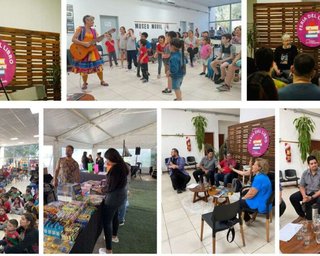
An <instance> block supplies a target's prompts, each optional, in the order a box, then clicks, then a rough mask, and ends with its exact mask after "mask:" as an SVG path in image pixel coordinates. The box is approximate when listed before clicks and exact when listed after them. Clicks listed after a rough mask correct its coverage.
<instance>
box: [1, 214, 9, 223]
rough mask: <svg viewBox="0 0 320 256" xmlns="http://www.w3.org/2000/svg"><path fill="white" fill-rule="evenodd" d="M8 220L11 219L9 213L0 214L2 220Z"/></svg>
mask: <svg viewBox="0 0 320 256" xmlns="http://www.w3.org/2000/svg"><path fill="white" fill-rule="evenodd" d="M7 220H9V218H8V215H7V214H3V215H0V222H5V221H7Z"/></svg>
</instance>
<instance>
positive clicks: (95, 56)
mask: <svg viewBox="0 0 320 256" xmlns="http://www.w3.org/2000/svg"><path fill="white" fill-rule="evenodd" d="M103 63H104V61H103V59H101V56H100V54H99V52H98V50H97V49H94V50H93V51H92V52H90V53H88V55H87V56H86V57H85V58H84V59H83V60H81V61H74V63H73V67H72V72H73V73H76V74H78V73H80V74H81V75H88V74H92V73H97V72H102V71H103V67H102V65H103Z"/></svg>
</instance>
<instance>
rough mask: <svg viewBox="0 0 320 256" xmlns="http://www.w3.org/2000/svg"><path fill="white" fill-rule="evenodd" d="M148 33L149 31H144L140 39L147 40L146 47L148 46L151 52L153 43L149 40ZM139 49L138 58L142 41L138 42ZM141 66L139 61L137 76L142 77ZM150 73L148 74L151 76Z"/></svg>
mask: <svg viewBox="0 0 320 256" xmlns="http://www.w3.org/2000/svg"><path fill="white" fill-rule="evenodd" d="M148 36H149V35H148V33H147V32H142V33H141V35H140V40H142V39H143V40H146V48H147V51H148V54H149V52H150V51H151V43H150V42H149V41H148V40H147V38H148ZM137 50H138V56H137V58H138V59H140V41H139V42H137ZM140 68H141V66H140V62H138V66H137V77H141V75H140ZM149 75H150V74H149V73H148V76H149ZM141 80H143V79H141Z"/></svg>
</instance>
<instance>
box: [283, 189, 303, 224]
mask: <svg viewBox="0 0 320 256" xmlns="http://www.w3.org/2000/svg"><path fill="white" fill-rule="evenodd" d="M282 189H283V190H282V199H283V200H284V202H285V203H286V206H287V208H286V211H285V212H284V213H283V215H282V216H281V218H280V228H282V227H284V226H285V225H287V224H288V223H290V222H292V221H293V220H295V219H296V218H298V214H297V213H296V211H295V210H294V208H293V206H292V205H291V203H290V200H289V197H290V196H291V195H292V194H293V193H295V192H297V191H299V188H297V187H295V186H283V187H282Z"/></svg>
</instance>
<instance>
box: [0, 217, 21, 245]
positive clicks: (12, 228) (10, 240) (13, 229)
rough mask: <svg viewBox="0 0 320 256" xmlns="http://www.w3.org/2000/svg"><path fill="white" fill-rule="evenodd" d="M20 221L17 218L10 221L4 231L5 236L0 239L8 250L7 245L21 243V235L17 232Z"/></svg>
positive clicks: (1, 243) (0, 242)
mask: <svg viewBox="0 0 320 256" xmlns="http://www.w3.org/2000/svg"><path fill="white" fill-rule="evenodd" d="M18 225H19V223H18V221H17V220H16V219H11V220H9V221H8V225H7V228H6V230H5V233H4V237H3V238H2V240H0V245H2V246H3V247H4V250H6V248H7V247H13V246H17V245H18V244H19V243H20V236H19V233H18V232H17V227H18Z"/></svg>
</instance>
